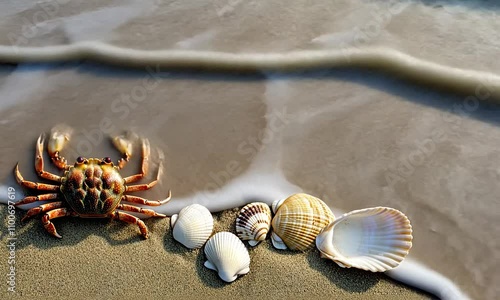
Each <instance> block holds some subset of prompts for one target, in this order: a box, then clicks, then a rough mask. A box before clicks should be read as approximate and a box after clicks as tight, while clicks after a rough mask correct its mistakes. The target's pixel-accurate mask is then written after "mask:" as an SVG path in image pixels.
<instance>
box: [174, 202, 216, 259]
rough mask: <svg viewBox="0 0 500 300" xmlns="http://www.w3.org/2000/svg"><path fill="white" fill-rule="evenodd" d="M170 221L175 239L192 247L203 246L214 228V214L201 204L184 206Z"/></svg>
mask: <svg viewBox="0 0 500 300" xmlns="http://www.w3.org/2000/svg"><path fill="white" fill-rule="evenodd" d="M170 223H171V225H172V234H173V236H174V239H175V240H176V241H178V242H179V243H181V244H183V245H184V246H186V247H187V248H190V249H196V248H201V246H203V244H204V243H205V242H206V241H207V239H208V238H209V237H210V235H211V234H212V231H213V229H214V219H213V217H212V214H211V213H210V211H209V210H208V209H207V208H206V207H204V206H202V205H199V204H192V205H189V206H186V207H184V208H183V209H182V210H181V211H180V212H179V214H178V215H173V216H172V217H171V219H170Z"/></svg>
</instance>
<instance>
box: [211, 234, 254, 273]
mask: <svg viewBox="0 0 500 300" xmlns="http://www.w3.org/2000/svg"><path fill="white" fill-rule="evenodd" d="M205 256H206V257H207V261H205V264H204V265H205V267H207V268H209V269H211V270H214V271H217V273H218V274H219V277H220V278H221V279H222V280H224V281H225V282H232V281H234V280H236V278H237V277H238V275H244V274H246V273H248V272H249V271H250V255H249V254H248V250H247V248H246V247H245V245H244V244H243V242H242V241H241V240H240V239H239V238H238V237H237V236H236V235H234V234H232V233H230V232H218V233H216V234H214V236H212V237H211V238H210V239H209V240H208V242H207V244H206V245H205Z"/></svg>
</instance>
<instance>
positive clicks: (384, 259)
mask: <svg viewBox="0 0 500 300" xmlns="http://www.w3.org/2000/svg"><path fill="white" fill-rule="evenodd" d="M316 246H317V247H318V249H319V251H320V252H321V257H324V258H329V259H331V260H333V261H334V262H336V263H337V264H338V265H339V266H341V267H343V268H350V267H355V268H358V269H362V270H366V271H372V272H385V271H387V270H390V269H392V268H395V267H397V266H398V265H399V264H400V263H401V261H403V259H404V258H405V257H406V255H407V254H408V252H409V251H410V248H411V246H412V228H411V224H410V221H409V220H408V218H407V217H406V216H405V215H404V214H403V213H401V212H400V211H398V210H395V209H393V208H388V207H373V208H366V209H361V210H355V211H351V212H349V213H347V214H344V215H343V216H342V217H340V218H339V219H337V220H336V221H334V222H332V223H331V224H329V225H328V226H327V227H325V228H324V229H323V231H322V232H321V233H320V234H319V235H318V237H317V238H316Z"/></svg>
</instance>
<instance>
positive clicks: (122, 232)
mask: <svg viewBox="0 0 500 300" xmlns="http://www.w3.org/2000/svg"><path fill="white" fill-rule="evenodd" d="M25 213H26V212H24V211H21V210H16V212H15V221H16V222H15V227H14V230H15V231H14V233H15V237H16V249H23V248H26V247H28V246H35V247H37V248H39V249H50V248H54V247H65V246H74V245H77V244H79V243H81V242H82V241H84V240H86V239H87V238H88V237H89V236H99V237H102V238H104V239H105V240H106V241H107V243H108V244H109V245H111V246H118V245H124V244H131V243H138V242H141V241H143V240H144V239H143V238H142V236H141V235H140V233H139V229H138V228H137V226H135V225H132V224H126V223H122V222H119V221H115V220H111V219H100V218H96V219H85V218H78V217H67V218H61V219H55V220H51V221H52V222H53V224H54V225H55V226H56V228H57V232H58V233H59V234H60V235H61V236H62V238H61V239H59V238H56V237H53V236H52V235H50V234H49V233H48V232H47V231H46V230H45V228H44V227H43V225H42V222H41V216H36V217H34V218H32V219H30V220H28V221H26V222H20V220H21V218H22V217H23V216H24V214H25ZM0 219H1V220H2V221H3V224H4V225H3V226H4V230H3V231H2V234H1V236H0V239H1V240H3V241H5V240H6V238H7V237H8V234H9V232H8V231H7V230H5V229H6V228H7V226H8V223H7V221H8V210H7V209H2V210H1V211H0ZM158 221H161V220H158V219H156V220H154V219H152V218H151V219H147V220H144V222H145V223H146V226H147V227H148V228H151V227H152V226H154V225H155V224H154V222H158Z"/></svg>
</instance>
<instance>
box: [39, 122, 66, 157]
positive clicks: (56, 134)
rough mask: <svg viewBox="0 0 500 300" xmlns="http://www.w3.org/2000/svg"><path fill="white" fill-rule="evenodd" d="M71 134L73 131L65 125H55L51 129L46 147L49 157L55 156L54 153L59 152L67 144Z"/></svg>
mask: <svg viewBox="0 0 500 300" xmlns="http://www.w3.org/2000/svg"><path fill="white" fill-rule="evenodd" d="M72 132H73V130H72V129H71V128H70V127H68V126H66V125H57V126H56V127H54V128H52V130H51V132H50V138H49V144H48V145H47V149H48V151H49V155H50V157H54V156H56V155H57V154H56V153H59V152H61V150H62V149H63V148H64V146H66V144H67V143H68V141H69V138H70V137H71V134H72ZM41 138H42V137H41ZM42 141H43V138H42Z"/></svg>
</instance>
